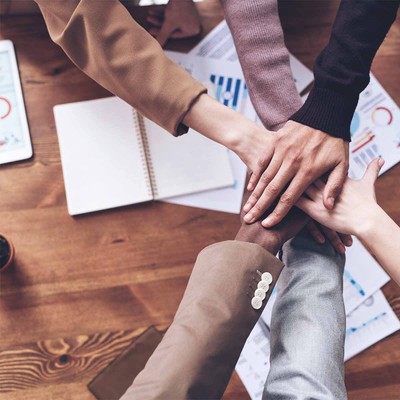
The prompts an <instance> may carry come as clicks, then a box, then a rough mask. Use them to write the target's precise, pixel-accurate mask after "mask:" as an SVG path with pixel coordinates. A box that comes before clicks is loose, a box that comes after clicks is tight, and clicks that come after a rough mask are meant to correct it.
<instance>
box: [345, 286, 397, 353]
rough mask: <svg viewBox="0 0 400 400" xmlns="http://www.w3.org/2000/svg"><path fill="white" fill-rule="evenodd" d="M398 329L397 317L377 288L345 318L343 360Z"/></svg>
mask: <svg viewBox="0 0 400 400" xmlns="http://www.w3.org/2000/svg"><path fill="white" fill-rule="evenodd" d="M399 329H400V321H399V319H398V318H397V316H396V314H395V313H394V312H393V310H392V308H391V307H390V304H389V303H388V301H387V300H386V298H385V296H384V294H383V292H382V291H381V290H378V291H377V292H376V293H375V294H374V295H373V296H371V297H369V298H368V299H367V300H365V301H364V303H362V305H361V306H359V307H358V308H356V309H355V310H354V311H353V312H352V313H351V314H350V315H348V316H347V318H346V343H345V350H344V353H345V354H344V359H345V361H347V360H349V359H350V358H352V357H354V356H355V355H356V354H358V353H360V352H361V351H363V350H365V349H367V348H368V347H370V346H372V345H373V344H375V343H377V342H379V341H380V340H382V339H384V338H385V337H387V336H389V335H391V334H392V333H394V332H396V331H398V330H399Z"/></svg>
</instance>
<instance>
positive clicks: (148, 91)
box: [35, 0, 206, 135]
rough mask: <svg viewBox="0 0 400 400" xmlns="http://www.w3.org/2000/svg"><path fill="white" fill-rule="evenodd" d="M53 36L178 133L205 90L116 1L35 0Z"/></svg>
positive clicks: (80, 63)
mask: <svg viewBox="0 0 400 400" xmlns="http://www.w3.org/2000/svg"><path fill="white" fill-rule="evenodd" d="M35 1H36V2H37V3H38V5H39V7H40V9H41V11H42V13H43V16H44V19H45V21H46V25H47V28H48V30H49V33H50V36H51V38H52V39H53V41H54V42H55V43H57V44H58V45H60V46H61V47H62V49H63V50H64V51H65V53H66V54H67V55H68V57H69V58H70V59H71V60H72V61H73V62H74V63H75V64H76V65H77V67H79V68H80V69H82V71H84V72H85V73H86V74H87V75H88V76H90V77H91V78H92V79H94V80H95V81H96V82H98V83H99V84H100V85H102V86H103V87H105V88H106V89H107V90H109V91H110V92H112V93H113V94H115V95H117V96H118V97H120V98H122V99H123V100H125V101H126V102H127V103H129V104H130V105H132V107H134V108H135V109H136V110H137V111H139V112H140V113H141V114H143V115H144V116H145V117H147V118H149V119H151V120H152V121H154V122H156V123H157V124H158V125H161V126H162V127H163V128H165V129H166V130H167V131H169V132H171V133H173V134H174V135H179V134H182V133H185V132H186V131H187V128H186V127H185V126H184V125H182V124H181V120H182V118H183V117H184V115H185V114H186V112H187V111H188V110H189V109H190V107H191V105H192V104H193V102H194V101H195V100H196V99H197V97H198V96H199V95H200V94H201V93H204V92H205V91H206V89H205V88H204V87H203V86H202V85H201V84H200V83H198V82H197V81H196V80H195V79H193V78H192V77H191V76H190V75H189V74H188V73H187V72H186V71H184V70H183V68H181V67H179V66H178V65H176V64H175V63H173V62H172V61H171V60H170V59H169V58H168V57H167V56H166V55H165V54H164V53H163V50H162V48H161V47H160V45H159V44H158V42H157V41H156V40H155V39H154V38H152V37H151V35H150V34H149V33H147V32H146V31H145V30H144V29H143V28H142V27H141V26H140V25H139V24H138V23H136V22H135V20H134V19H133V18H132V17H131V16H130V14H129V12H128V11H127V10H126V9H125V7H124V6H123V5H122V4H121V3H120V2H119V1H118V0H107V1H98V0H61V1H56V0H35Z"/></svg>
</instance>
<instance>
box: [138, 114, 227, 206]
mask: <svg viewBox="0 0 400 400" xmlns="http://www.w3.org/2000/svg"><path fill="white" fill-rule="evenodd" d="M145 126H146V133H147V141H148V148H149V153H150V157H151V164H152V165H153V171H154V178H153V182H154V181H155V185H154V184H153V186H155V187H156V190H154V198H156V199H164V198H167V197H172V196H179V195H183V194H188V193H195V192H200V191H204V190H211V189H216V188H221V187H227V186H231V185H233V176H232V169H231V166H230V161H229V157H228V151H227V150H226V148H224V147H223V146H221V145H220V144H218V143H215V142H212V141H211V140H209V139H207V138H206V137H204V136H202V135H200V134H199V133H197V132H195V131H193V130H191V129H190V130H189V132H188V133H186V134H185V135H182V136H180V137H174V136H172V135H171V134H169V133H167V132H166V131H165V130H164V129H163V128H161V127H159V126H158V125H156V124H155V123H154V122H152V121H149V120H147V119H145Z"/></svg>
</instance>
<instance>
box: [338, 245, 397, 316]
mask: <svg viewBox="0 0 400 400" xmlns="http://www.w3.org/2000/svg"><path fill="white" fill-rule="evenodd" d="M389 280H390V277H389V275H388V274H387V273H386V272H385V271H384V270H383V269H382V267H381V266H380V265H379V264H378V263H377V262H376V261H375V259H374V258H373V257H372V256H371V254H369V252H368V251H367V250H366V249H365V248H364V246H363V245H362V244H361V242H360V241H359V240H358V239H357V238H355V237H353V246H351V247H349V248H348V249H347V251H346V266H345V272H344V275H343V297H344V304H345V308H346V314H349V313H351V312H352V311H353V310H354V309H355V308H356V307H358V306H359V305H360V304H361V303H362V302H364V301H365V300H366V299H367V298H368V297H370V296H371V295H372V294H373V293H375V292H376V291H377V290H378V289H380V288H381V287H382V286H383V285H385V284H386V283H387V282H389Z"/></svg>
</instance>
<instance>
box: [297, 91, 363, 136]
mask: <svg viewBox="0 0 400 400" xmlns="http://www.w3.org/2000/svg"><path fill="white" fill-rule="evenodd" d="M357 103H358V96H357V97H352V96H346V95H344V94H340V93H337V92H334V91H332V90H329V89H324V88H318V87H315V86H314V87H313V88H312V89H311V92H310V94H309V95H308V98H307V100H306V102H305V103H304V105H303V106H302V107H301V108H300V109H299V110H298V111H297V112H296V113H294V114H293V115H292V116H291V117H290V119H291V120H292V121H296V122H299V123H301V124H303V125H307V126H310V127H311V128H314V129H318V130H320V131H323V132H326V133H328V134H329V135H332V136H334V137H337V138H341V139H344V140H347V141H348V142H350V141H351V138H350V123H351V120H352V118H353V114H354V111H355V109H356V107H357Z"/></svg>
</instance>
